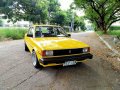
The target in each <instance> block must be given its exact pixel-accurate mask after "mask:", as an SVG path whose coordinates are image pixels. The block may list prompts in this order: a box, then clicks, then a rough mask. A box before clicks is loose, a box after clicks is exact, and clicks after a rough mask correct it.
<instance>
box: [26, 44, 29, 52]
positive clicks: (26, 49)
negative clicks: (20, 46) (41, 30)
mask: <svg viewBox="0 0 120 90" xmlns="http://www.w3.org/2000/svg"><path fill="white" fill-rule="evenodd" d="M25 51H29V49H28V47H27V45H26V43H25Z"/></svg>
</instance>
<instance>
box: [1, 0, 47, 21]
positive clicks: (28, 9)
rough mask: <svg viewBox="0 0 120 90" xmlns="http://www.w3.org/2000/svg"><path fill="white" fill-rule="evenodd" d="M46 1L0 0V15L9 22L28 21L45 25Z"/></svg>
mask: <svg viewBox="0 0 120 90" xmlns="http://www.w3.org/2000/svg"><path fill="white" fill-rule="evenodd" d="M47 8H48V4H47V0H1V3H0V13H4V14H5V15H6V16H7V17H8V18H9V19H10V20H12V21H13V22H16V21H17V20H21V19H24V20H28V21H32V22H33V23H45V22H46V19H47Z"/></svg>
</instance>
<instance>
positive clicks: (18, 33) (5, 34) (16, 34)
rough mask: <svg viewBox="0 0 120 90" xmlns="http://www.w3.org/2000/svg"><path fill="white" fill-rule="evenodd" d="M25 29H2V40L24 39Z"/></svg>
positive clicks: (0, 31)
mask: <svg viewBox="0 0 120 90" xmlns="http://www.w3.org/2000/svg"><path fill="white" fill-rule="evenodd" d="M26 31H27V30H26V29H23V28H0V39H4V38H11V39H13V40H17V39H23V38H24V35H25V33H26Z"/></svg>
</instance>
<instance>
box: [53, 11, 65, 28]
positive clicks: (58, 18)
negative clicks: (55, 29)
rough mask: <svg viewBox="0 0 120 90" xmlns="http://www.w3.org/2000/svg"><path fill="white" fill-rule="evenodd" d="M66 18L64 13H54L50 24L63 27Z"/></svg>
mask: <svg viewBox="0 0 120 90" xmlns="http://www.w3.org/2000/svg"><path fill="white" fill-rule="evenodd" d="M66 18H67V14H66V13H65V12H64V11H59V12H57V13H54V15H53V17H52V19H51V23H55V24H57V25H61V26H63V25H65V24H66Z"/></svg>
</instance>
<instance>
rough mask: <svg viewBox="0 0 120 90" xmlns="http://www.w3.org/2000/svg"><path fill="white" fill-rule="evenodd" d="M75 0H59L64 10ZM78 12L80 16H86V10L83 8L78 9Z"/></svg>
mask: <svg viewBox="0 0 120 90" xmlns="http://www.w3.org/2000/svg"><path fill="white" fill-rule="evenodd" d="M73 1H74V0H59V2H60V4H61V7H60V8H61V9H62V10H67V9H69V8H70V4H71V3H72V2H73ZM76 14H77V15H78V16H84V12H83V11H82V10H79V11H78V10H77V11H76Z"/></svg>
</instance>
